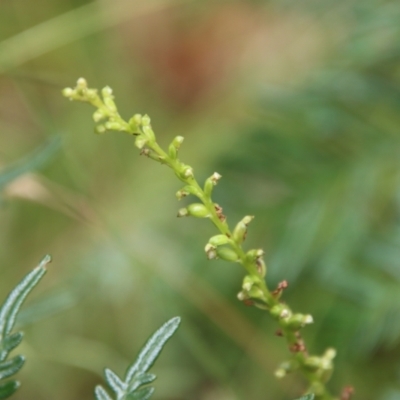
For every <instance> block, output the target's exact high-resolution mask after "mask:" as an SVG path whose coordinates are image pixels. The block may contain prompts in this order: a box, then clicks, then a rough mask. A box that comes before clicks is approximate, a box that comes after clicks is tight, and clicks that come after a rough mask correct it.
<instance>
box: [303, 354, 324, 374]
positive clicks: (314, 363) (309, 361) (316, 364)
mask: <svg viewBox="0 0 400 400" xmlns="http://www.w3.org/2000/svg"><path fill="white" fill-rule="evenodd" d="M304 365H305V366H306V367H307V369H309V370H311V371H316V370H318V369H320V368H321V358H320V357H316V356H311V357H307V358H306V359H305V360H304Z"/></svg>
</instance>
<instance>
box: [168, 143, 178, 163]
mask: <svg viewBox="0 0 400 400" xmlns="http://www.w3.org/2000/svg"><path fill="white" fill-rule="evenodd" d="M168 155H169V156H170V157H171V158H172V159H173V160H176V156H177V155H178V152H177V150H176V147H175V146H174V145H173V144H172V143H171V144H170V145H169V146H168Z"/></svg>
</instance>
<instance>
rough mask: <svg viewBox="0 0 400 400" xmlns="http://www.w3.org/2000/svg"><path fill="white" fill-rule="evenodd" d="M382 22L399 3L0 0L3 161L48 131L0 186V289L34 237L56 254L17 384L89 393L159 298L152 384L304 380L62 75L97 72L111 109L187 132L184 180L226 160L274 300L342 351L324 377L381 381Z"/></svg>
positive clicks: (394, 273)
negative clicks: (111, 94)
mask: <svg viewBox="0 0 400 400" xmlns="http://www.w3.org/2000/svg"><path fill="white" fill-rule="evenodd" d="M399 31H400V3H399V2H396V1H383V0H380V1H378V0H350V1H349V0H347V1H344V0H339V1H329V0H328V1H323V2H321V1H316V0H305V1H302V2H298V1H295V0H279V1H276V0H270V1H266V0H263V1H262V0H258V1H250V0H248V1H239V0H237V1H234V0H228V1H216V2H215V1H214V2H212V1H195V0H186V1H185V0H175V1H173V0H157V1H156V0H151V1H150V0H146V1H135V2H132V1H128V0H117V1H113V2H110V1H107V0H97V1H91V2H84V1H81V0H57V1H49V0H37V1H36V2H35V3H32V4H31V3H27V2H26V1H23V0H3V1H2V2H1V3H0V74H1V75H0V132H1V133H0V163H1V166H2V170H1V172H2V173H3V175H2V176H4V173H6V172H7V171H11V170H12V169H11V168H12V167H11V166H13V165H16V164H15V162H16V160H20V159H22V157H23V156H24V155H26V154H30V152H31V151H33V149H35V148H39V147H40V146H41V145H42V144H43V143H44V142H46V140H49V139H50V141H51V140H52V139H51V138H52V137H58V135H60V132H61V136H62V148H61V149H60V150H59V151H58V152H55V153H54V156H53V158H52V159H51V160H48V162H46V163H45V164H41V169H40V173H39V172H32V170H33V169H37V167H38V166H39V165H38V164H37V165H34V166H32V165H29V162H28V163H26V164H18V166H21V165H23V167H21V168H22V169H20V170H19V171H21V172H24V173H23V174H22V175H21V174H17V175H18V176H17V175H15V176H13V180H12V182H11V181H9V183H8V184H7V186H5V187H4V189H3V190H2V197H3V200H4V201H3V202H2V206H1V208H0V226H1V227H2V229H1V230H0V243H1V249H2V251H1V252H0V265H1V266H2V279H1V281H0V291H2V292H3V293H4V292H7V291H8V290H9V287H10V282H13V281H16V280H17V279H19V277H20V276H21V271H22V270H23V268H24V267H23V266H25V265H30V264H31V263H32V260H36V259H38V258H40V257H41V256H42V255H43V254H45V253H51V254H52V255H53V258H54V265H55V267H54V271H53V273H52V274H51V276H49V277H48V279H47V280H46V282H43V285H42V286H41V287H39V288H37V293H36V295H37V296H38V297H40V296H41V298H42V299H43V301H39V300H37V302H36V304H32V305H31V311H30V312H29V313H28V314H27V319H26V320H25V322H26V323H28V322H34V321H35V320H36V319H38V318H41V321H40V323H33V324H31V323H30V324H29V325H27V326H26V328H25V331H26V338H25V340H24V342H23V343H22V344H21V352H23V354H26V355H27V357H28V359H29V362H28V363H27V365H26V366H25V367H24V368H23V369H22V371H21V372H20V379H21V380H22V381H23V382H24V385H23V387H21V389H19V391H18V392H17V394H16V395H15V399H16V400H17V399H26V398H31V399H44V400H45V399H50V398H57V399H58V400H66V399H78V398H79V399H86V398H87V399H89V398H92V396H93V395H92V388H93V386H94V385H95V384H98V383H99V382H100V380H101V377H100V376H99V372H100V371H101V370H102V368H103V367H104V366H105V365H108V366H110V367H111V368H112V369H113V370H115V371H118V372H120V371H121V372H122V371H123V369H124V368H125V366H126V365H127V364H128V361H129V355H130V354H132V349H133V348H138V347H139V346H140V345H141V343H142V342H143V340H144V338H145V337H146V336H147V334H148V332H151V331H152V329H153V327H154V326H157V324H161V322H162V321H164V320H166V319H168V318H170V317H171V315H177V314H179V315H181V316H182V319H183V320H184V321H185V324H183V326H182V327H181V329H180V340H179V341H178V340H175V341H173V342H171V343H170V344H169V349H168V351H167V352H166V353H165V355H164V357H163V358H162V359H161V360H159V364H158V374H159V377H160V378H159V379H160V380H159V382H158V386H157V389H158V390H157V394H156V397H157V398H160V399H165V400H166V399H194V400H214V399H215V400H236V399H249V398H251V399H265V398H269V399H291V398H296V396H297V397H298V393H300V392H301V390H302V388H303V383H302V382H298V381H296V380H294V379H290V378H288V379H286V380H284V381H276V380H275V378H274V377H273V371H274V369H275V368H276V366H277V365H278V364H279V363H280V362H281V361H282V360H283V359H285V355H286V350H285V348H284V346H283V344H282V343H281V342H280V341H279V338H276V337H275V336H274V335H273V332H274V328H275V327H274V325H273V323H272V322H271V321H269V320H267V319H264V318H261V315H262V314H261V313H259V312H258V311H257V310H252V309H245V308H244V307H243V306H242V305H241V304H240V303H238V302H237V301H236V300H235V299H236V293H237V291H238V290H239V288H240V283H241V277H242V271H240V269H239V268H237V269H234V268H232V266H231V265H229V264H225V263H223V262H222V261H221V262H218V263H217V264H215V263H212V264H211V263H207V262H206V260H205V255H204V252H203V247H204V244H205V242H206V240H207V238H208V237H209V236H210V235H211V234H213V233H214V231H213V228H212V227H211V226H208V225H207V224H205V223H204V224H202V223H201V221H198V220H193V221H192V220H189V219H188V220H186V219H185V220H179V221H177V220H176V219H175V218H174V217H175V215H176V210H177V209H178V208H179V207H180V206H181V204H177V202H176V199H175V196H174V193H175V192H176V190H177V189H178V188H179V183H178V182H177V181H176V180H175V178H174V176H172V175H171V174H170V173H169V171H167V170H166V169H163V168H162V167H160V166H159V165H153V164H152V163H149V162H147V160H145V159H142V158H139V157H138V156H137V151H136V149H135V148H134V146H133V141H132V140H130V138H129V137H124V136H123V135H104V136H101V137H96V136H95V135H91V134H90V132H91V131H92V126H93V124H92V121H91V120H90V118H88V113H90V112H91V110H89V109H87V110H85V109H84V107H73V106H70V105H69V104H68V103H65V99H63V98H62V97H61V95H60V90H61V89H62V88H63V87H65V86H70V85H72V84H73V82H75V81H76V78H77V77H79V76H85V77H86V78H87V79H88V81H90V82H91V84H92V85H93V86H99V87H103V86H104V85H106V84H109V85H111V86H112V87H113V89H114V91H115V93H116V95H117V96H118V101H119V104H120V107H121V111H123V112H124V116H125V117H127V118H128V117H129V116H130V115H131V114H133V113H135V112H139V113H148V114H149V115H151V116H152V121H153V122H154V124H153V125H154V128H155V130H156V133H157V136H158V137H159V138H160V141H161V142H163V143H169V141H170V140H171V139H172V138H173V137H174V136H176V135H183V136H185V138H186V140H185V142H184V144H183V146H182V150H181V158H182V160H183V161H185V160H187V161H188V162H190V164H191V165H193V167H195V172H196V174H197V175H198V177H199V179H201V178H202V177H207V176H209V175H210V173H212V172H214V170H216V171H218V172H219V173H221V175H222V176H223V179H222V180H221V182H220V184H219V186H218V188H217V190H216V198H217V201H218V202H219V203H220V204H221V205H222V206H223V207H224V212H225V213H226V214H227V215H228V218H229V220H230V221H231V223H234V222H236V221H237V220H239V219H240V218H241V217H243V215H245V214H252V215H255V216H256V219H255V220H254V222H253V223H252V225H251V229H250V231H249V236H248V239H247V240H248V241H249V245H250V246H262V247H264V248H265V250H266V253H267V260H269V280H270V284H271V285H272V286H273V285H274V284H276V283H277V282H278V281H280V280H283V279H287V280H288V281H289V285H290V286H289V289H288V291H287V293H285V296H286V298H287V301H288V303H290V304H291V305H292V306H293V308H294V309H295V310H296V311H300V312H310V313H311V314H313V316H314V320H315V324H314V326H312V327H310V328H308V329H307V331H306V335H307V339H308V340H309V341H312V342H313V343H314V345H313V348H314V349H315V350H316V351H318V352H321V351H322V350H323V349H324V347H326V346H328V345H329V346H330V345H333V346H336V347H337V348H338V350H339V351H338V354H339V355H338V361H337V368H336V372H335V375H334V378H333V383H332V386H333V387H332V388H333V389H334V390H336V391H338V390H339V388H340V387H341V386H343V385H345V384H353V385H354V386H355V387H356V398H360V399H365V400H370V399H371V400H372V399H374V400H376V399H378V400H388V399H390V400H392V399H396V398H399V393H400V378H399V371H400V361H399V360H400V340H399V339H400V323H399V321H400V315H399V314H400V301H399V300H400V299H399V296H400V294H399V293H400V290H399V277H400V272H399V271H400V265H399V257H398V255H399V250H398V249H399V244H400V243H399V241H400V235H399V232H400V230H399V221H400V219H399V204H400V203H399V199H400V197H399V193H400V192H399V184H400V179H399V178H400V173H399V171H400V165H399V160H400V158H399V156H398V154H399V150H400V143H399V137H400V136H399V133H398V132H399V125H400V124H399V122H400V121H399V119H400V113H399V109H400V67H399V66H400V63H399V61H400V51H399V50H400V47H399V46H400V40H399V39H400V32H399ZM54 140H55V141H57V140H59V139H54ZM27 171H30V172H29V173H25V172H27ZM40 292H41V293H40ZM28 311H29V308H28V310H27V312H28ZM56 311H57V313H56ZM127 315H129V318H127ZM60 343H62V346H61V347H60ZM260 345H261V346H262V348H263V349H265V350H264V351H263V352H260V351H258V350H257V349H258V348H259V347H260ZM41 376H47V378H48V379H47V381H46V382H45V383H43V384H42V385H38V384H37V382H38V381H39V380H40V377H41ZM60 388H63V391H62V392H60Z"/></svg>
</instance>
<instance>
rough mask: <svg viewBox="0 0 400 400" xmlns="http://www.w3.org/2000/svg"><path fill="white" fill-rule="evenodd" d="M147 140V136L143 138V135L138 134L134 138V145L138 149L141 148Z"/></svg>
mask: <svg viewBox="0 0 400 400" xmlns="http://www.w3.org/2000/svg"><path fill="white" fill-rule="evenodd" d="M147 142H148V139H147V138H145V137H144V136H143V135H138V136H137V137H136V139H135V146H136V147H137V148H138V149H143V147H144V146H146V144H147Z"/></svg>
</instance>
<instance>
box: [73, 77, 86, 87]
mask: <svg viewBox="0 0 400 400" xmlns="http://www.w3.org/2000/svg"><path fill="white" fill-rule="evenodd" d="M76 88H77V89H86V88H87V82H86V79H85V78H79V79H78V80H77V81H76Z"/></svg>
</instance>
